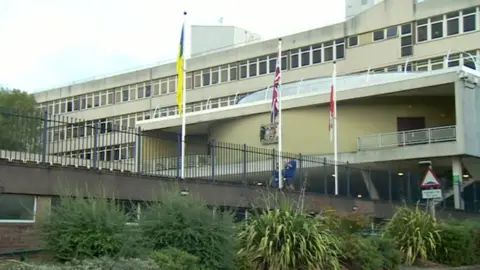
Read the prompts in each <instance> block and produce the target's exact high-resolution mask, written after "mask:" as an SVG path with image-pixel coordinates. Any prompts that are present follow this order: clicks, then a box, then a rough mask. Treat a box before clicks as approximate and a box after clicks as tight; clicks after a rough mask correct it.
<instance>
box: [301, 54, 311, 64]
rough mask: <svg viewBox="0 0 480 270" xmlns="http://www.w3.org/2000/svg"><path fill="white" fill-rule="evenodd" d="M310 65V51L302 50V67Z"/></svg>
mask: <svg viewBox="0 0 480 270" xmlns="http://www.w3.org/2000/svg"><path fill="white" fill-rule="evenodd" d="M308 65H310V52H302V67H303V66H308Z"/></svg>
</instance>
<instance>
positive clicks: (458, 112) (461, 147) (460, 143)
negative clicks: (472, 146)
mask: <svg viewBox="0 0 480 270" xmlns="http://www.w3.org/2000/svg"><path fill="white" fill-rule="evenodd" d="M454 85H455V126H456V134H457V147H458V151H459V152H461V153H464V152H465V124H464V123H465V119H464V107H465V106H464V102H463V99H464V93H463V91H464V89H465V83H464V82H463V81H462V80H460V79H457V80H456V81H455V84H454Z"/></svg>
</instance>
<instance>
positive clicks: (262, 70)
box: [258, 56, 267, 75]
mask: <svg viewBox="0 0 480 270" xmlns="http://www.w3.org/2000/svg"><path fill="white" fill-rule="evenodd" d="M258 61H259V62H258V75H264V74H267V56H262V57H260V58H259V59H258Z"/></svg>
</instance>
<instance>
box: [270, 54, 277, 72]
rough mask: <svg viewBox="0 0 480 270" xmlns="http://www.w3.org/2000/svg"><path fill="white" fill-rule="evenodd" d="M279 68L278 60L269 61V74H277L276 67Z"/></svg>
mask: <svg viewBox="0 0 480 270" xmlns="http://www.w3.org/2000/svg"><path fill="white" fill-rule="evenodd" d="M276 66H277V59H276V58H274V59H272V58H270V60H269V61H268V72H269V73H273V72H275V67H276Z"/></svg>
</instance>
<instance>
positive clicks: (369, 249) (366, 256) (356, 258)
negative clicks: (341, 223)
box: [341, 234, 383, 270]
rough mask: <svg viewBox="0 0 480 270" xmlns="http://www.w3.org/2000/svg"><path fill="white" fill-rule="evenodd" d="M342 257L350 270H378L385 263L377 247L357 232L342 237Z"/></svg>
mask: <svg viewBox="0 0 480 270" xmlns="http://www.w3.org/2000/svg"><path fill="white" fill-rule="evenodd" d="M341 250H342V252H341V256H342V257H341V259H342V262H343V264H344V266H345V267H346V268H347V269H350V270H378V269H382V268H381V266H382V264H383V262H382V258H381V255H380V254H379V253H378V250H377V247H376V246H375V245H372V244H371V243H370V242H369V241H367V240H366V239H365V238H363V237H362V236H361V235H357V234H344V235H342V237H341Z"/></svg>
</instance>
